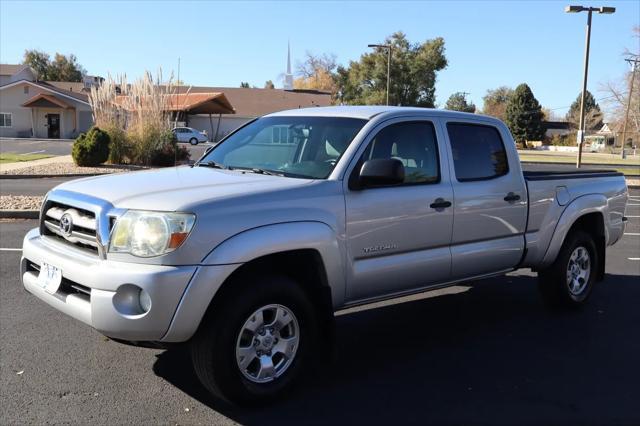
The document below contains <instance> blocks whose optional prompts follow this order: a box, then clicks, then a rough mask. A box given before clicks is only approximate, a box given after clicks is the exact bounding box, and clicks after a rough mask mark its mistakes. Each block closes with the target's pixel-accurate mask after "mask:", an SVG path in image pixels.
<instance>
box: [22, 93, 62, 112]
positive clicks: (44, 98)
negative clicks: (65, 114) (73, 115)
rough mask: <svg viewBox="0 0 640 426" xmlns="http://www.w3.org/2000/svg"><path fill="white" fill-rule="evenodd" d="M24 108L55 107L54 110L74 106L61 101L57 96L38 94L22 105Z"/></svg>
mask: <svg viewBox="0 0 640 426" xmlns="http://www.w3.org/2000/svg"><path fill="white" fill-rule="evenodd" d="M22 106H23V107H47V108H50V107H53V108H65V109H70V108H74V106H73V105H71V104H69V103H67V102H65V101H64V99H60V98H58V97H57V96H55V95H48V94H46V93H38V94H37V95H35V96H34V97H32V98H31V99H29V100H28V101H27V102H25V103H23V104H22Z"/></svg>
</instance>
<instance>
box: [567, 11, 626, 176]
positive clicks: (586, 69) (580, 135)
mask: <svg viewBox="0 0 640 426" xmlns="http://www.w3.org/2000/svg"><path fill="white" fill-rule="evenodd" d="M564 11H565V12H567V13H579V12H588V15H587V36H586V41H585V48H584V78H583V80H582V93H581V95H580V129H579V130H578V140H577V142H578V160H577V161H576V167H578V168H580V166H581V165H582V145H583V143H584V132H585V128H584V127H585V116H584V107H585V105H584V101H585V96H586V93H587V74H588V73H589V44H590V42H591V14H592V13H593V12H597V13H600V14H611V13H614V12H615V11H616V8H615V7H604V6H603V7H584V6H567V7H565V8H564Z"/></svg>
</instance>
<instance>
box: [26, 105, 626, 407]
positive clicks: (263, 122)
mask: <svg viewBox="0 0 640 426" xmlns="http://www.w3.org/2000/svg"><path fill="white" fill-rule="evenodd" d="M626 201H627V187H626V184H625V179H624V177H623V176H622V174H620V173H616V172H608V171H606V172H599V171H586V170H579V171H571V172H560V171H554V170H550V171H546V172H542V171H536V172H523V171H522V170H521V165H520V161H519V159H518V153H517V151H516V145H515V143H514V140H513V139H512V137H511V135H510V133H509V130H508V129H507V127H506V126H505V125H504V124H503V123H502V122H501V121H499V120H497V119H494V118H491V117H488V116H482V115H477V114H466V113H459V112H452V111H445V110H432V109H422V108H402V107H327V108H310V109H297V110H292V111H284V112H279V113H275V114H270V115H268V116H265V117H262V118H259V119H257V120H255V121H252V122H251V123H249V124H247V125H245V126H243V127H241V128H240V129H238V130H236V131H235V132H233V133H232V134H231V135H229V136H228V137H226V138H225V139H224V140H223V141H222V142H221V143H220V144H218V145H216V146H215V147H214V148H212V149H211V150H209V151H208V152H207V153H206V154H205V155H204V156H203V158H201V159H200V160H199V162H197V163H196V164H195V165H193V166H182V167H178V168H170V169H160V170H154V171H144V172H135V173H126V174H125V173H123V174H115V175H110V176H103V177H92V178H86V179H80V180H76V181H72V182H67V183H63V184H62V185H59V186H58V187H56V188H54V189H53V190H52V191H51V192H49V193H48V194H47V196H46V198H45V201H44V203H43V205H42V210H41V211H42V213H41V218H40V226H39V228H36V229H33V230H31V231H30V232H29V233H28V234H27V235H26V237H25V238H24V243H23V251H22V261H21V267H22V281H23V284H24V287H25V288H26V290H28V291H29V292H31V293H33V294H34V295H35V296H37V297H38V298H40V299H42V300H43V301H45V302H46V303H48V304H49V305H51V306H53V307H54V308H56V309H58V310H60V311H62V312H65V313H66V314H68V315H71V316H72V317H74V318H76V319H78V320H80V321H82V322H84V323H86V324H88V325H90V326H91V327H94V328H95V329H96V330H98V331H99V332H100V333H103V334H104V335H106V336H109V337H111V338H113V339H115V340H118V341H122V342H128V343H131V344H136V345H141V346H153V347H163V346H168V345H175V344H178V343H183V344H186V345H188V346H189V347H190V351H191V354H192V361H193V365H194V368H195V371H196V373H197V375H198V377H199V378H200V380H201V381H202V383H203V384H204V386H205V387H206V389H208V390H209V391H210V392H212V393H214V394H216V395H219V396H221V397H223V398H225V399H227V400H230V401H234V402H241V403H244V402H255V401H263V400H267V399H273V398H277V397H281V396H282V394H283V393H284V392H285V391H286V390H288V389H289V388H290V387H291V386H292V385H293V384H294V383H295V381H296V380H297V379H298V378H299V376H300V375H301V374H302V373H303V371H304V370H308V369H311V368H314V365H316V364H315V363H316V362H317V361H318V360H320V359H322V358H323V357H327V356H328V355H327V353H329V352H330V351H331V345H332V340H331V336H332V335H333V332H332V329H333V327H334V320H333V318H334V312H335V311H336V310H339V309H343V308H347V307H351V306H355V305H361V304H366V303H370V302H374V301H379V300H383V299H390V298H394V297H398V296H403V295H407V294H411V293H418V292H423V291H426V290H430V289H438V288H442V287H446V286H451V285H455V284H457V283H460V282H463V281H468V280H476V279H480V278H487V277H493V276H496V275H502V274H505V273H507V272H510V271H513V270H516V269H518V268H531V269H533V270H534V271H537V272H538V276H539V288H540V292H541V294H542V297H543V300H544V301H546V302H547V303H549V304H552V305H554V306H558V307H567V308H575V307H578V306H580V305H583V304H584V303H585V302H586V301H587V299H588V298H589V296H590V294H591V293H592V289H593V287H594V285H595V284H596V282H597V281H599V280H601V279H602V278H603V276H604V273H605V256H606V251H605V248H606V247H607V246H610V245H612V244H614V243H616V242H617V241H618V240H619V239H620V238H621V237H622V235H623V232H624V228H625V221H626V218H625V217H624V209H625V205H626ZM454 218H455V220H454ZM432 326H433V325H432ZM52 338H55V337H52ZM41 343H42V344H46V342H41ZM375 345H376V343H375V342H371V348H369V349H370V350H375ZM365 353H366V351H365ZM76 356H77V357H82V356H83V355H82V354H76ZM365 356H366V355H365ZM389 362H397V360H390V361H389ZM71 374H73V373H71Z"/></svg>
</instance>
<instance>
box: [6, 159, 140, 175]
mask: <svg viewBox="0 0 640 426" xmlns="http://www.w3.org/2000/svg"><path fill="white" fill-rule="evenodd" d="M143 168H144V167H140V166H122V165H109V164H104V165H102V166H99V167H80V166H76V165H75V164H74V163H73V162H72V161H71V162H65V163H52V164H40V165H37V166H31V167H23V168H20V169H16V170H3V171H2V172H1V174H3V175H73V174H97V173H100V174H102V173H104V174H106V173H122V172H128V171H131V170H141V169H143Z"/></svg>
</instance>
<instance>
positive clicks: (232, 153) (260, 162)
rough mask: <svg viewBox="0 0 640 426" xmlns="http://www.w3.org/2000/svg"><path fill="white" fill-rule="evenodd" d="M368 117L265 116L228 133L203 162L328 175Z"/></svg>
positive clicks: (308, 175) (299, 174)
mask: <svg viewBox="0 0 640 426" xmlns="http://www.w3.org/2000/svg"><path fill="white" fill-rule="evenodd" d="M365 123H366V120H361V119H355V118H343V117H265V118H259V119H257V120H255V121H253V122H252V123H250V124H248V125H246V126H244V127H242V128H241V129H239V130H238V131H237V132H235V133H233V134H232V135H230V136H229V137H228V138H226V139H225V140H224V141H223V142H222V143H220V144H219V145H218V146H216V147H215V148H214V149H213V150H212V151H211V152H209V153H208V154H207V155H205V156H204V157H203V158H202V159H201V160H200V161H199V163H200V164H206V163H211V164H216V165H219V166H220V167H223V168H229V169H246V170H254V171H261V172H263V173H277V174H282V175H284V176H291V177H302V178H309V179H326V178H327V177H328V176H329V174H330V173H331V171H332V170H333V168H334V166H335V165H336V163H337V162H338V159H340V156H341V155H342V154H343V153H344V151H345V150H346V149H347V147H348V146H349V144H350V143H351V141H352V140H353V138H354V137H355V136H356V134H357V133H358V132H359V131H360V129H362V127H363V126H364V125H365Z"/></svg>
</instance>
